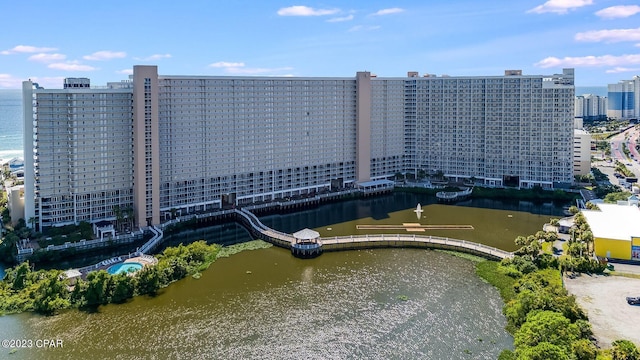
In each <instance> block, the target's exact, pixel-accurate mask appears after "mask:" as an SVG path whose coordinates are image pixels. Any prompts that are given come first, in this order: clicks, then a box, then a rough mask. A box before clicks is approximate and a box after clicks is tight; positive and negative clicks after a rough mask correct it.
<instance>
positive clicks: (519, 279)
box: [478, 214, 640, 360]
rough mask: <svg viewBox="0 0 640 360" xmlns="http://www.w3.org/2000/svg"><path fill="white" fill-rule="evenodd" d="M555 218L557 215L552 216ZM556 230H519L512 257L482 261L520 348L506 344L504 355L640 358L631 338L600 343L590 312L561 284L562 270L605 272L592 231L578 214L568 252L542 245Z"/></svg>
mask: <svg viewBox="0 0 640 360" xmlns="http://www.w3.org/2000/svg"><path fill="white" fill-rule="evenodd" d="M552 222H554V221H552ZM556 239H557V235H556V234H555V233H552V232H543V231H539V232H537V233H536V234H535V235H530V236H526V237H525V236H519V237H518V238H516V240H515V242H516V244H517V245H519V246H520V248H519V249H518V250H516V251H515V252H514V254H515V255H514V257H513V258H507V259H504V260H503V261H502V262H500V263H496V262H490V261H485V262H482V263H479V264H478V274H479V275H480V276H481V277H483V278H485V279H486V280H487V281H489V282H490V283H492V284H493V285H495V286H497V287H498V288H499V289H500V294H501V296H502V297H503V300H504V301H505V306H504V308H503V312H504V315H505V317H506V319H507V330H508V331H509V332H510V333H512V334H513V336H514V345H515V350H514V351H511V350H504V351H503V352H502V353H501V354H500V357H499V359H500V360H516V359H518V360H520V359H522V360H524V359H527V360H547V359H559V360H562V359H566V360H596V359H602V360H605V359H611V360H622V359H626V360H640V352H639V351H638V348H637V347H636V345H635V344H633V343H632V342H630V341H628V340H616V341H615V342H613V344H612V345H613V346H612V348H611V349H599V348H598V347H597V346H596V340H595V338H594V336H593V331H592V328H591V324H590V323H589V321H588V320H589V319H588V317H587V315H586V313H585V312H584V311H583V310H582V308H581V307H580V306H579V305H578V304H577V302H576V299H575V296H574V295H571V294H569V293H568V291H567V290H566V289H565V288H564V286H563V284H562V276H563V275H562V272H564V271H579V272H588V273H598V272H600V273H601V272H603V271H604V269H605V268H606V265H604V264H602V263H600V262H599V261H596V260H594V259H593V235H592V234H591V231H590V229H589V225H588V224H587V222H586V221H585V219H584V217H583V216H582V214H578V215H577V216H576V220H575V227H574V229H573V231H572V238H571V240H570V241H569V244H568V249H567V254H565V255H562V256H560V257H556V256H553V255H551V254H549V253H545V252H544V251H542V247H543V246H542V245H543V244H544V243H545V242H554V241H555V240H556Z"/></svg>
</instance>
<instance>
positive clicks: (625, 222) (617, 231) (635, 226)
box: [582, 204, 640, 241]
mask: <svg viewBox="0 0 640 360" xmlns="http://www.w3.org/2000/svg"><path fill="white" fill-rule="evenodd" d="M598 207H599V208H600V211H598V210H583V211H582V214H583V215H584V217H585V218H586V219H587V222H588V223H589V227H591V232H592V233H593V236H594V237H598V238H605V239H616V240H628V241H631V238H632V237H640V209H638V207H637V206H628V205H614V204H598Z"/></svg>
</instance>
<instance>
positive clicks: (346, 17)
mask: <svg viewBox="0 0 640 360" xmlns="http://www.w3.org/2000/svg"><path fill="white" fill-rule="evenodd" d="M350 20H353V15H347V16H343V17H335V18H331V19H329V20H327V22H341V21H350Z"/></svg>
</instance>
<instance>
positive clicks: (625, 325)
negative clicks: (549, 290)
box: [564, 264, 640, 348]
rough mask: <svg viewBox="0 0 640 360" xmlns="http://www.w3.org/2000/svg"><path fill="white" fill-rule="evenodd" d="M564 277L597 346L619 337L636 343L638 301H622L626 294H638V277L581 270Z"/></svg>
mask: <svg viewBox="0 0 640 360" xmlns="http://www.w3.org/2000/svg"><path fill="white" fill-rule="evenodd" d="M616 266H618V265H617V264H616ZM634 267H638V266H634ZM638 268H640V267H638ZM639 270H640V269H639ZM564 281H565V287H566V289H567V290H568V291H569V293H571V294H574V295H575V296H576V300H577V301H578V304H579V305H580V306H581V307H582V308H583V309H584V310H585V311H586V312H587V315H588V316H589V322H591V325H592V326H593V332H594V334H595V336H596V338H597V339H598V344H599V346H600V347H603V348H608V347H611V343H612V342H613V341H615V340H619V339H626V340H630V341H632V342H634V343H635V344H640V305H635V306H634V305H629V304H627V301H626V297H627V296H640V279H635V278H627V277H622V276H607V275H591V276H590V275H586V274H581V275H579V276H577V277H575V278H573V279H571V278H567V277H565V279H564Z"/></svg>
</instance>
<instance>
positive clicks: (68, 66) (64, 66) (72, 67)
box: [47, 61, 97, 71]
mask: <svg viewBox="0 0 640 360" xmlns="http://www.w3.org/2000/svg"><path fill="white" fill-rule="evenodd" d="M47 67H48V68H49V69H56V70H64V71H93V70H97V68H94V67H93V66H89V65H83V64H80V63H78V62H77V61H68V62H66V63H53V64H49V65H48V66H47Z"/></svg>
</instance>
